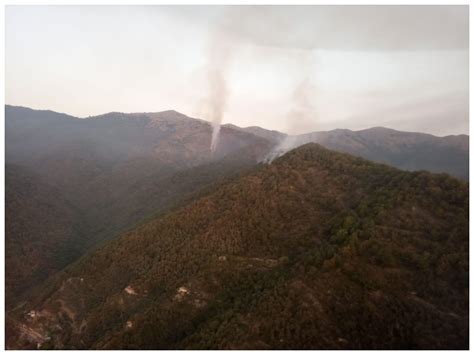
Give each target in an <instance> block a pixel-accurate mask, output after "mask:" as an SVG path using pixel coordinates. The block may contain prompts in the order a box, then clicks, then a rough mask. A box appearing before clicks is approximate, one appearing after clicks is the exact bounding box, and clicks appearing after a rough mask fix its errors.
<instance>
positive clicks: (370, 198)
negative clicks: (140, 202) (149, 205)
mask: <svg viewBox="0 0 474 355" xmlns="http://www.w3.org/2000/svg"><path fill="white" fill-rule="evenodd" d="M468 205H469V201H468V185H467V184H466V183H464V182H461V181H459V180H457V179H454V178H451V177H449V176H447V175H434V174H430V173H427V172H405V171H401V170H398V169H395V168H392V167H389V166H386V165H382V164H377V163H373V162H370V161H367V160H364V159H361V158H357V157H353V156H350V155H347V154H342V153H337V152H334V151H330V150H327V149H325V148H323V147H321V146H320V145H317V144H307V145H304V146H301V147H299V148H297V149H295V150H293V151H291V152H289V153H287V154H285V155H284V156H282V157H280V158H278V159H276V160H275V161H274V162H273V163H272V164H259V165H258V166H255V167H254V168H253V169H251V171H248V172H247V173H245V174H242V175H241V176H239V177H236V178H234V179H232V180H231V181H228V182H226V183H223V184H221V185H219V186H216V187H214V188H210V189H209V190H208V191H207V192H206V193H203V194H202V195H200V196H198V197H197V198H196V199H194V200H191V201H189V202H188V203H186V204H184V205H183V206H181V207H178V208H176V209H172V210H168V212H167V213H165V214H163V215H161V216H159V217H157V218H154V219H152V220H150V221H149V222H147V223H145V224H144V225H142V226H139V227H137V228H135V229H133V230H130V231H129V232H127V233H125V234H123V235H122V236H121V237H119V238H116V239H115V240H113V241H111V242H109V243H106V244H104V245H103V246H102V247H101V248H99V249H98V250H96V251H95V252H93V253H90V254H89V255H87V256H85V257H83V258H81V259H80V260H79V261H78V262H77V263H76V264H75V265H73V266H71V267H70V268H68V269H66V270H64V272H63V273H62V275H60V277H58V278H57V279H56V280H55V281H54V282H51V283H50V284H49V286H48V287H47V288H45V289H44V290H43V292H42V293H39V294H37V295H36V298H35V299H34V301H31V302H30V303H29V304H28V305H26V306H25V307H23V308H22V309H19V310H16V312H14V313H12V314H11V315H10V318H9V319H10V320H9V332H8V338H7V344H9V346H10V347H29V346H31V347H36V346H37V343H38V344H39V345H40V346H41V347H43V348H78V349H467V348H468V346H469V342H468V338H469V332H468V324H469V319H468V305H469V297H468V294H469V288H468V287H469V274H468V272H469V267H468V265H469V254H468V253H469V248H468V245H469V213H468ZM31 310H34V312H35V313H34V314H33V316H32V315H31V314H30V315H28V314H27V312H30V311H31ZM31 334H36V335H34V336H32V335H31Z"/></svg>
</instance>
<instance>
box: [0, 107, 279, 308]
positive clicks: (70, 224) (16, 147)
mask: <svg viewBox="0 0 474 355" xmlns="http://www.w3.org/2000/svg"><path fill="white" fill-rule="evenodd" d="M5 114H6V124H5V126H6V162H7V179H6V186H5V187H6V195H7V198H6V209H7V228H6V235H7V236H6V239H7V245H6V247H7V248H6V256H7V268H6V278H7V295H8V296H7V299H8V300H7V307H8V308H11V307H12V306H15V303H19V302H20V300H21V299H20V298H18V296H19V294H20V293H22V292H20V291H25V290H28V289H31V287H33V286H36V285H38V284H40V283H41V282H43V281H45V279H46V278H47V277H49V276H51V275H53V274H54V273H55V272H56V271H58V270H61V269H62V268H63V267H65V266H67V265H68V264H69V263H71V262H73V261H75V260H76V259H77V258H78V257H79V256H81V255H83V254H84V253H85V252H86V251H87V250H90V249H91V248H94V247H95V246H96V245H98V244H100V243H102V242H104V241H105V240H108V239H111V238H114V237H116V236H118V235H119V234H120V233H122V232H124V231H125V230H127V229H130V228H132V227H133V226H134V225H136V224H137V223H140V222H141V221H142V220H144V219H147V218H151V217H152V216H154V215H156V214H158V213H160V212H162V211H164V210H166V209H167V208H170V207H171V206H174V205H176V204H179V203H181V202H182V201H184V200H186V199H188V198H190V196H192V195H193V194H195V193H197V192H198V191H200V190H201V189H203V188H205V187H206V186H208V185H210V184H213V183H216V182H219V181H222V180H224V179H226V178H228V177H229V176H232V175H234V174H238V173H240V172H242V171H245V170H246V169H248V168H250V167H252V166H254V165H255V164H256V163H257V161H258V160H259V159H260V158H261V156H263V155H265V154H267V153H268V151H269V150H270V149H271V147H272V145H271V144H270V143H269V142H267V141H265V140H263V139H261V138H258V137H256V136H254V135H251V134H248V133H245V132H240V131H236V130H232V129H230V128H225V129H223V130H222V134H221V139H220V144H219V147H218V148H219V150H218V152H216V153H212V152H211V151H210V149H209V145H210V139H211V127H210V124H209V123H207V122H204V121H201V120H197V119H193V118H189V117H186V116H184V115H181V114H179V113H177V112H175V111H165V112H162V113H151V114H121V113H111V114H107V115H103V116H98V117H91V118H87V119H79V118H76V117H72V116H68V115H65V114H60V113H56V112H52V111H38V110H31V109H28V108H23V107H13V106H7V107H6V112H5ZM33 180H34V181H33ZM52 187H54V189H53V188H52ZM13 296H14V297H13ZM26 298H28V297H26Z"/></svg>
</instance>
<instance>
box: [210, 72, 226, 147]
mask: <svg viewBox="0 0 474 355" xmlns="http://www.w3.org/2000/svg"><path fill="white" fill-rule="evenodd" d="M221 69H222V68H221ZM221 69H218V68H216V69H210V70H209V73H208V80H209V98H208V100H209V102H208V105H209V115H210V117H209V118H210V119H211V122H212V139H211V151H212V152H214V151H215V150H216V148H217V143H218V142H219V132H220V130H221V123H222V119H223V118H224V111H225V108H226V103H227V97H228V94H229V92H228V89H227V83H226V80H225V78H224V75H223V73H222V71H221Z"/></svg>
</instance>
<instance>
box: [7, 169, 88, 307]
mask: <svg viewBox="0 0 474 355" xmlns="http://www.w3.org/2000/svg"><path fill="white" fill-rule="evenodd" d="M5 180H6V187H7V188H6V193H5V206H6V208H5V222H6V223H5V236H6V238H5V247H6V250H7V252H6V253H5V254H6V255H5V260H6V264H5V267H6V270H5V276H6V277H5V289H6V305H7V309H8V308H10V306H11V305H13V304H14V303H18V302H19V301H20V300H21V299H22V294H23V293H24V292H25V291H26V290H28V289H30V288H31V287H33V286H37V285H39V284H41V282H42V281H44V280H45V279H46V278H47V277H48V276H50V275H51V274H52V273H54V272H56V271H58V270H61V269H62V268H63V267H64V266H65V265H67V264H68V263H69V262H70V261H71V260H74V259H75V258H77V257H78V256H80V255H81V254H82V253H83V251H84V247H85V245H86V244H87V240H86V238H87V236H86V234H85V233H84V232H85V226H84V224H83V220H82V218H81V215H80V213H79V212H78V211H77V210H76V209H74V207H73V206H71V204H70V203H69V202H68V201H66V200H65V199H64V197H63V196H62V195H61V194H60V193H59V192H58V191H57V189H55V188H54V187H52V186H50V185H48V184H47V183H45V182H44V181H42V179H40V178H39V177H37V176H35V175H34V174H32V173H31V172H29V171H27V170H25V169H24V168H21V167H18V166H15V165H7V166H6V168H5Z"/></svg>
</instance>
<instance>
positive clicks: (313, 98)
mask: <svg viewBox="0 0 474 355" xmlns="http://www.w3.org/2000/svg"><path fill="white" fill-rule="evenodd" d="M468 10H469V8H468V6H445V5H443V6H375V5H371V6H359V5H358V6H322V5H316V6H143V7H142V6H136V7H135V6H130V7H121V6H116V7H102V6H82V7H74V6H71V7H58V6H42V7H34V6H33V7H30V6H22V7H14V6H11V7H8V8H7V9H6V12H7V21H6V69H7V70H6V81H7V82H6V88H7V92H6V101H7V102H8V103H9V104H13V105H24V106H30V107H34V108H41V109H52V110H56V111H60V112H68V113H71V114H74V115H77V116H81V117H86V116H89V115H96V114H101V113H104V112H110V111H120V112H144V111H146V112H157V111H164V110H168V109H174V110H177V111H180V112H182V113H184V114H187V115H189V116H195V117H202V118H205V119H207V120H208V121H210V122H211V124H212V127H213V134H212V143H211V144H210V145H211V148H212V149H213V150H215V149H216V147H217V144H218V138H219V130H220V125H221V123H233V124H236V125H238V126H241V127H246V126H260V127H264V128H268V129H274V130H279V131H282V132H285V133H288V134H292V135H295V134H300V133H308V132H311V131H320V130H331V129H335V128H348V129H352V130H358V129H365V128H369V127H373V126H385V127H389V128H394V129H401V130H411V131H421V132H426V133H432V134H435V135H447V134H459V133H467V132H468V129H469V126H468V122H469V121H468V114H469V110H468V107H469V106H468V94H469V82H468V67H469V56H468V49H469V36H468V33H469V31H468V28H469V11H468ZM44 23H48V24H50V26H49V27H45V26H44ZM123 23H128V24H129V26H126V27H124V26H123ZM78 29H87V31H85V30H78ZM104 29H107V30H104ZM124 48H128V50H127V51H124V50H123V49H124ZM137 53H138V54H139V55H137ZM26 58H28V60H27V59H26ZM33 58H34V59H33ZM51 68H54V70H51ZM123 68H127V70H126V71H124V70H123ZM32 72H34V73H35V85H31V75H30V73H32ZM64 88H67V90H64ZM77 98H81V100H77ZM203 98H204V100H203ZM85 102H87V105H85V104H84V103H85ZM203 104H204V105H203ZM198 107H199V108H200V110H199V113H197V112H196V111H197V110H196V109H197V108H198Z"/></svg>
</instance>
